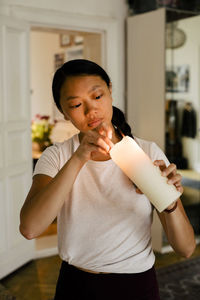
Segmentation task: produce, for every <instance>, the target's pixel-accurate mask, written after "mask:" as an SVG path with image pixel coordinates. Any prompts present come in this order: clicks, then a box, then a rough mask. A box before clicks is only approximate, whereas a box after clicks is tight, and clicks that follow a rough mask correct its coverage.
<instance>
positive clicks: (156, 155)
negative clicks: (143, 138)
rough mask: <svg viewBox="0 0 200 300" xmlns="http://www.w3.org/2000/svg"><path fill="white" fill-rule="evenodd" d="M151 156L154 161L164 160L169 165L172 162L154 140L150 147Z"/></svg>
mask: <svg viewBox="0 0 200 300" xmlns="http://www.w3.org/2000/svg"><path fill="white" fill-rule="evenodd" d="M150 157H151V160H152V161H155V160H164V162H165V164H166V166H169V164H170V162H169V160H168V158H167V157H166V155H165V154H164V152H163V151H162V150H161V149H160V147H159V146H158V145H157V144H156V143H154V142H152V143H151V148H150Z"/></svg>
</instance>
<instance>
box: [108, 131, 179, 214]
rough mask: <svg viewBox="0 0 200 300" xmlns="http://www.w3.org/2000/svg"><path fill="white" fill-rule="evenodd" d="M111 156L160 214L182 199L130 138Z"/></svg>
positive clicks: (111, 152) (114, 150)
mask: <svg viewBox="0 0 200 300" xmlns="http://www.w3.org/2000/svg"><path fill="white" fill-rule="evenodd" d="M110 156H111V158H112V159H113V161H114V162H115V163H116V164H117V165H118V166H119V167H120V168H121V169H122V171H123V172H124V173H125V174H126V175H127V176H128V177H129V178H130V179H131V180H132V181H133V182H134V183H135V184H136V185H137V186H138V188H139V189H140V190H141V191H142V192H143V193H144V194H145V195H146V196H147V198H148V199H149V200H150V201H151V203H152V204H153V205H154V206H155V208H156V209H157V210H158V211H159V212H162V211H163V210H165V209H166V208H167V207H168V206H169V205H170V204H172V203H173V202H174V201H176V200H177V199H178V198H179V197H180V195H181V193H180V192H178V191H177V190H176V188H175V186H174V185H170V184H168V183H167V180H168V179H167V178H166V177H164V176H162V175H161V171H160V168H159V167H158V166H155V165H154V164H153V162H152V161H151V160H150V158H149V157H148V155H147V154H146V153H145V152H144V151H143V150H142V149H141V148H140V147H139V146H138V144H137V143H136V142H135V141H134V140H133V139H132V138H130V137H129V136H125V137H124V138H123V139H122V140H121V141H120V142H119V143H117V144H115V145H114V147H113V148H112V149H111V150H110Z"/></svg>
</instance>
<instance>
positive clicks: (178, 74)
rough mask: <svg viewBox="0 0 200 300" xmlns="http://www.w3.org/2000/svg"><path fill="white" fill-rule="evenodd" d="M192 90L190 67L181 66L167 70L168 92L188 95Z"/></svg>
mask: <svg viewBox="0 0 200 300" xmlns="http://www.w3.org/2000/svg"><path fill="white" fill-rule="evenodd" d="M189 89H190V66H189V65H181V66H173V67H169V66H168V67H167V68H166V92H170V93H188V92H189Z"/></svg>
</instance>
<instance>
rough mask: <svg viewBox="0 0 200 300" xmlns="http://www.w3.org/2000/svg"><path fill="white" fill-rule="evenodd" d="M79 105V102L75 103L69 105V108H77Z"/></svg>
mask: <svg viewBox="0 0 200 300" xmlns="http://www.w3.org/2000/svg"><path fill="white" fill-rule="evenodd" d="M80 105H81V103H79V104H77V105H70V108H77V107H79V106H80Z"/></svg>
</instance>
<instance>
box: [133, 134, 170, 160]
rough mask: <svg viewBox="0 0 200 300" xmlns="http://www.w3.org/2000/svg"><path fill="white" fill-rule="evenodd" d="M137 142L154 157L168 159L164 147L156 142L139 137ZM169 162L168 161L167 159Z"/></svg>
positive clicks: (153, 158)
mask: <svg viewBox="0 0 200 300" xmlns="http://www.w3.org/2000/svg"><path fill="white" fill-rule="evenodd" d="M135 140H136V142H137V143H138V145H139V146H140V147H141V148H142V149H143V151H144V152H145V153H146V154H147V155H148V156H149V157H150V158H151V159H152V160H156V159H163V160H164V161H166V159H167V158H166V156H165V154H164V152H163V151H162V149H161V148H160V147H159V146H158V145H157V144H156V143H155V142H154V141H148V140H144V139H141V138H138V137H135ZM166 162H167V161H166Z"/></svg>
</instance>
